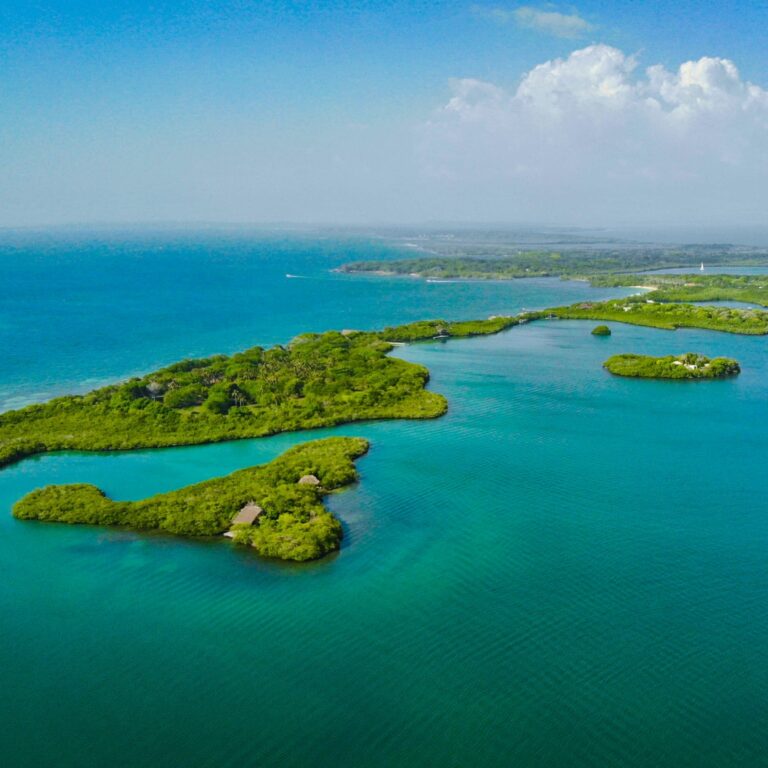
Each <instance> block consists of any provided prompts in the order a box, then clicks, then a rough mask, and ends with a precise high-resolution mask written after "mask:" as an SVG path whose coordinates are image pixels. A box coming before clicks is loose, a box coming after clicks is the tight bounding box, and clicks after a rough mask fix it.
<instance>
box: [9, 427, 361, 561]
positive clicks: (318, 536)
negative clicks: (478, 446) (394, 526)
mask: <svg viewBox="0 0 768 768" xmlns="http://www.w3.org/2000/svg"><path fill="white" fill-rule="evenodd" d="M367 450H368V443H367V441H366V440H363V439H362V438H355V437H331V438H326V439H323V440H314V441H312V442H310V443H305V444H303V445H299V446H296V447H294V448H291V449H289V450H288V451H286V452H285V453H283V454H282V455H281V456H279V457H278V458H276V459H274V460H273V461H270V462H269V463H268V464H264V465H261V466H257V467H249V468H248V469H242V470H239V471H238V472H234V473H232V474H231V475H227V476H226V477H217V478H214V479H212V480H206V481H205V482H202V483H197V484H195V485H190V486H187V487H186V488H180V489H179V490H176V491H171V492H170V493H161V494H158V495H157V496H152V497H150V498H147V499H142V500H141V501H113V500H111V499H109V498H107V497H106V496H105V495H104V493H103V492H102V491H101V490H100V489H99V488H97V487H96V486H94V485H89V484H74V485H49V486H46V487H45V488H40V489H38V490H35V491H32V492H31V493H29V494H27V495H26V496H25V497H24V498H22V499H21V500H19V501H18V502H16V504H15V505H14V508H13V514H14V515H15V516H16V517H17V518H19V519H22V520H42V521H48V522H60V523H83V524H88V525H110V526H126V527H130V528H134V529H143V530H157V531H162V532H166V533H171V534H176V535H182V536H215V535H218V534H222V533H225V532H229V533H230V535H231V537H232V538H233V539H234V541H235V542H236V543H239V544H247V545H250V546H252V547H253V548H254V549H255V550H256V552H258V553H259V554H260V555H263V556H265V557H274V558H279V559H282V560H296V561H305V560H315V559H317V558H319V557H322V556H323V555H326V554H328V553H329V552H332V551H334V550H336V549H338V548H339V545H340V542H341V538H342V528H341V523H340V522H339V521H338V519H337V518H336V517H334V515H333V514H331V513H330V512H329V511H328V510H327V509H326V508H325V506H324V505H323V501H322V499H323V496H324V495H326V494H327V493H329V492H331V491H334V490H336V489H339V488H342V487H344V486H346V485H349V484H350V483H352V482H354V481H355V480H356V478H357V472H356V470H355V464H354V460H355V459H357V458H359V457H360V456H362V455H363V454H364V453H365V452H366V451H367ZM306 478H311V480H312V482H302V479H306ZM248 510H253V512H252V513H251V514H250V515H247V511H248ZM241 511H245V512H246V517H245V519H246V520H247V521H249V522H243V523H238V522H234V523H233V520H234V519H235V518H236V516H237V515H238V513H239V512H241Z"/></svg>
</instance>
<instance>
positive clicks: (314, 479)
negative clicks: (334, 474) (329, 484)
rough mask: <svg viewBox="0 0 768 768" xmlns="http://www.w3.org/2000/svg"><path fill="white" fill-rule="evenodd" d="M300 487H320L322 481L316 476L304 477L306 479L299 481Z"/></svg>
mask: <svg viewBox="0 0 768 768" xmlns="http://www.w3.org/2000/svg"><path fill="white" fill-rule="evenodd" d="M299 485H320V481H319V480H318V479H317V477H315V475H304V477H302V478H301V479H300V480H299Z"/></svg>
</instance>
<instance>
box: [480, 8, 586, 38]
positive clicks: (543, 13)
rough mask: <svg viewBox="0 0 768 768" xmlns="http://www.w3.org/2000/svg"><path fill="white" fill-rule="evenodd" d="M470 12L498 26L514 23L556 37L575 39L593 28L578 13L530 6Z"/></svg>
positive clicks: (481, 9) (483, 9) (482, 9)
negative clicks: (496, 23)
mask: <svg viewBox="0 0 768 768" xmlns="http://www.w3.org/2000/svg"><path fill="white" fill-rule="evenodd" d="M472 10H473V11H474V13H475V14H477V15H478V16H483V17H485V18H487V19H491V20H493V21H496V22H498V23H499V24H508V23H510V22H514V23H516V24H517V25H518V26H520V27H524V28H526V29H535V30H538V31H539V32H546V33H547V34H550V35H555V36H556V37H566V38H577V37H581V36H582V35H584V34H585V33H586V32H589V30H591V29H592V28H593V27H592V25H591V24H590V23H589V22H588V21H586V20H585V19H583V18H581V16H579V15H578V13H559V12H557V11H552V10H543V9H540V8H533V7H531V6H530V5H523V6H520V7H519V8H515V9H512V10H509V9H507V8H499V7H488V6H481V5H475V6H473V7H472Z"/></svg>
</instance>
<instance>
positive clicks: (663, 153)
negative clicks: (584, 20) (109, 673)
mask: <svg viewBox="0 0 768 768" xmlns="http://www.w3.org/2000/svg"><path fill="white" fill-rule="evenodd" d="M451 90H452V95H451V97H450V99H449V100H448V101H447V103H445V105H444V106H443V107H442V108H441V109H440V110H439V111H438V113H437V114H435V116H434V117H433V119H431V120H430V121H429V123H428V124H427V125H426V126H424V130H423V134H422V138H423V141H422V146H421V150H422V152H421V156H422V160H423V162H424V167H425V168H426V169H427V172H428V173H430V174H432V175H433V176H436V177H438V178H440V179H442V180H444V181H446V182H453V183H456V184H463V185H471V186H473V188H474V189H475V190H476V192H477V194H478V195H479V196H480V197H483V195H484V193H487V197H488V198H489V199H492V200H494V201H495V204H496V205H497V207H498V203H499V200H500V198H501V199H502V200H504V201H505V202H506V204H507V205H508V206H509V211H510V213H515V212H517V213H518V214H521V215H523V216H531V215H533V216H539V217H541V216H545V217H546V214H547V213H548V212H549V213H556V214H560V217H561V218H563V214H566V213H568V212H571V213H574V214H576V216H578V215H579V213H580V212H587V211H589V212H590V213H592V214H595V213H598V212H599V211H600V210H603V211H605V213H606V214H608V213H609V212H610V214H611V215H612V216H615V215H622V216H625V217H626V218H642V217H640V216H637V215H632V214H639V213H643V212H645V213H647V214H648V217H647V218H653V217H654V214H657V213H659V212H669V211H671V210H680V211H681V212H685V213H686V214H691V213H696V214H699V215H701V216H707V215H710V214H711V213H714V212H717V211H718V210H720V211H721V212H723V213H726V212H727V210H731V209H734V208H737V209H738V207H739V206H741V209H740V210H741V212H743V213H747V212H748V211H752V213H756V212H757V211H758V210H759V211H760V214H761V215H762V210H763V209H764V207H765V203H766V202H768V196H767V195H766V193H765V191H764V190H763V186H764V179H765V178H766V177H765V174H766V172H768V91H766V90H764V89H763V88H761V87H759V86H757V85H754V84H752V83H749V82H747V81H745V80H744V79H743V78H742V77H741V76H740V74H739V70H738V68H737V67H736V65H735V64H734V63H733V62H732V61H730V60H728V59H721V58H714V57H703V58H701V59H699V60H697V61H688V62H685V63H683V64H681V65H680V66H679V67H678V68H677V69H675V70H669V69H667V68H665V67H664V66H662V65H654V66H650V67H647V68H646V69H645V70H641V69H640V68H639V66H638V62H637V60H636V59H635V58H634V57H633V56H628V55H626V54H625V53H623V52H622V51H620V50H618V49H616V48H612V47H610V46H606V45H592V46H589V47H587V48H583V49H580V50H577V51H574V52H573V53H572V54H571V55H570V56H568V57H567V58H564V59H554V60H551V61H547V62H545V63H543V64H540V65H539V66H536V67H534V68H533V69H531V70H530V71H529V72H527V73H526V74H525V75H524V76H523V77H522V79H521V81H520V82H519V84H518V86H517V87H516V88H515V89H513V90H508V89H505V88H502V87H500V86H498V85H495V84H493V83H488V82H483V81H480V80H475V79H468V78H465V79H458V80H455V81H453V82H452V83H451ZM642 206H644V210H639V208H640V207H642ZM499 214H500V211H497V212H496V215H497V216H498V215H499ZM565 218H568V219H569V220H570V219H572V218H574V217H573V216H565ZM591 218H595V216H591Z"/></svg>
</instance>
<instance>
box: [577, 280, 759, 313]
mask: <svg viewBox="0 0 768 768" xmlns="http://www.w3.org/2000/svg"><path fill="white" fill-rule="evenodd" d="M589 281H590V283H591V284H592V285H594V286H597V287H601V288H615V287H622V286H623V287H626V286H640V285H642V286H644V287H646V288H650V289H651V291H650V293H646V294H645V295H644V296H643V299H645V300H648V299H650V300H652V301H660V302H690V301H739V302H744V303H747V304H758V305H760V306H763V307H768V275H717V274H715V275H708V274H704V273H699V274H686V275H677V274H657V275H593V276H592V277H590V279H589Z"/></svg>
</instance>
